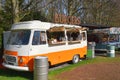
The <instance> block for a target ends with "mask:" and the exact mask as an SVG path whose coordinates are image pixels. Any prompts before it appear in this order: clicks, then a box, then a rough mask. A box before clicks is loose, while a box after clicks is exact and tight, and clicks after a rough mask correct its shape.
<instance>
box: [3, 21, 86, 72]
mask: <svg viewBox="0 0 120 80" xmlns="http://www.w3.org/2000/svg"><path fill="white" fill-rule="evenodd" d="M86 53H87V33H86V29H85V28H82V27H81V26H76V25H67V24H56V23H48V22H41V21H37V20H35V21H26V22H19V23H15V24H13V25H12V28H11V33H10V36H9V38H8V41H7V45H6V46H5V50H4V55H3V59H4V62H3V64H2V65H3V66H4V67H6V68H9V69H14V70H19V71H33V63H34V58H35V57H36V56H46V57H48V63H49V65H55V64H59V63H62V62H67V61H72V62H73V63H77V62H78V61H79V59H80V58H85V57H86Z"/></svg>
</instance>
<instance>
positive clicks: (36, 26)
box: [11, 20, 81, 30]
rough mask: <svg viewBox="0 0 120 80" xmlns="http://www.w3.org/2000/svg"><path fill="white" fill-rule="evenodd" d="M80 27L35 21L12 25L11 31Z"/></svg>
mask: <svg viewBox="0 0 120 80" xmlns="http://www.w3.org/2000/svg"><path fill="white" fill-rule="evenodd" d="M60 26H64V27H79V28H81V26H76V25H67V24H57V23H49V22H41V21H38V20H34V21H25V22H18V23H15V24H13V25H12V28H11V30H19V29H23V30H24V29H41V30H48V29H50V28H52V27H60Z"/></svg>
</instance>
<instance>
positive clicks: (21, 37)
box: [7, 30, 31, 45]
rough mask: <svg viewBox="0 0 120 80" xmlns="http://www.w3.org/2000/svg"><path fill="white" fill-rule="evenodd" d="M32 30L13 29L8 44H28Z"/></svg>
mask: <svg viewBox="0 0 120 80" xmlns="http://www.w3.org/2000/svg"><path fill="white" fill-rule="evenodd" d="M30 33H31V31H30V30H17V31H11V34H10V37H9V39H8V42H7V44H10V45H27V44H28V42H29V38H30Z"/></svg>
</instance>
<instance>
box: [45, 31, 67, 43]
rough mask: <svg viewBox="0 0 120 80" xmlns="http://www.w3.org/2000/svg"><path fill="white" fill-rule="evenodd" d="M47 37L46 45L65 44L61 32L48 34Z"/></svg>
mask: <svg viewBox="0 0 120 80" xmlns="http://www.w3.org/2000/svg"><path fill="white" fill-rule="evenodd" d="M47 36H48V44H49V45H61V44H65V41H66V39H65V34H64V32H63V31H59V32H57V31H56V32H48V33H47Z"/></svg>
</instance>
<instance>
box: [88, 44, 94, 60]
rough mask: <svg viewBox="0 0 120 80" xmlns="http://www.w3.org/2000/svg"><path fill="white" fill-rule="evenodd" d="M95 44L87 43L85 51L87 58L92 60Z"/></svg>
mask: <svg viewBox="0 0 120 80" xmlns="http://www.w3.org/2000/svg"><path fill="white" fill-rule="evenodd" d="M95 46H96V44H95V42H89V43H88V51H87V57H88V58H94V57H95Z"/></svg>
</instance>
